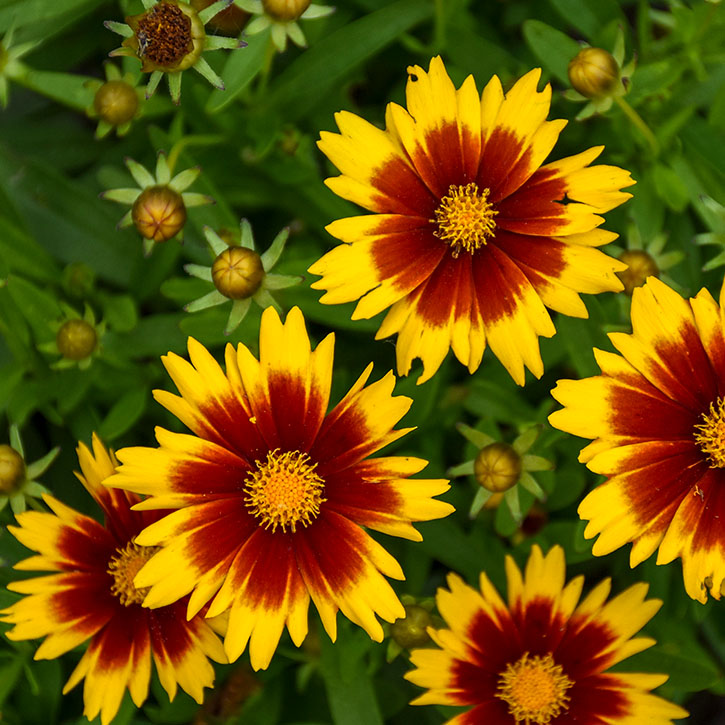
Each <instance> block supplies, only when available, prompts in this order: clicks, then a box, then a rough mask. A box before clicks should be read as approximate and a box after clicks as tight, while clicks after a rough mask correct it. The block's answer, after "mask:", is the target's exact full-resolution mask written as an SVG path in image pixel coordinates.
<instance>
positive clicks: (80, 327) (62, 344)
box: [55, 319, 98, 360]
mask: <svg viewBox="0 0 725 725" xmlns="http://www.w3.org/2000/svg"><path fill="white" fill-rule="evenodd" d="M55 342H56V345H58V352H60V354H61V355H62V356H63V357H64V358H66V360H84V359H85V358H87V357H88V356H89V355H91V354H92V353H93V351H94V350H95V349H96V345H97V343H98V335H97V334H96V330H95V328H94V327H93V325H91V324H90V323H88V322H86V321H85V320H78V319H74V320H68V321H67V322H64V323H63V324H62V325H61V327H60V329H59V330H58V334H57V335H56V336H55Z"/></svg>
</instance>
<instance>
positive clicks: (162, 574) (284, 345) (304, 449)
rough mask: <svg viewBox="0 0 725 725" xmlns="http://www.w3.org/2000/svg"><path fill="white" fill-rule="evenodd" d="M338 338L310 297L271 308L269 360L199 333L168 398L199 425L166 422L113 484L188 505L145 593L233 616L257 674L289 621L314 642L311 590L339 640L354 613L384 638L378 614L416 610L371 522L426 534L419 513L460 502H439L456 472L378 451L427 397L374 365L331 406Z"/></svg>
mask: <svg viewBox="0 0 725 725" xmlns="http://www.w3.org/2000/svg"><path fill="white" fill-rule="evenodd" d="M333 347H334V337H333V335H329V336H328V337H326V338H325V339H324V340H323V341H322V342H321V343H320V344H319V345H318V346H317V348H316V349H315V350H314V351H313V350H312V349H311V346H310V341H309V338H308V336H307V331H306V329H305V324H304V319H303V317H302V313H301V312H300V310H299V309H298V308H296V307H295V308H293V309H292V310H291V311H290V312H289V314H288V316H287V320H286V322H284V323H283V322H282V321H281V320H280V318H279V316H278V315H277V313H276V312H275V310H274V309H272V308H267V309H266V310H265V311H264V313H263V314H262V322H261V328H260V333H259V360H257V359H256V358H255V357H254V356H253V355H252V353H251V352H250V351H249V350H248V349H247V348H246V347H245V346H244V345H241V344H240V345H239V346H238V347H237V348H236V349H235V348H233V347H232V346H231V345H228V346H227V349H226V355H225V359H226V373H225V372H223V371H222V369H221V367H220V366H219V365H218V364H217V362H216V361H215V360H214V358H213V357H212V356H211V355H210V354H209V352H208V351H207V350H206V349H205V348H204V347H203V346H202V345H200V344H199V343H198V342H196V341H195V340H193V339H189V356H190V359H191V362H187V361H185V360H183V359H182V358H180V357H179V356H178V355H174V354H172V353H169V355H167V356H166V357H164V358H163V361H164V364H165V366H166V369H167V370H168V372H169V374H170V375H171V377H172V379H173V380H174V382H175V383H176V386H177V387H178V389H179V391H180V393H181V395H180V396H177V395H172V394H171V393H168V392H165V391H156V392H155V396H156V399H157V400H158V401H159V402H160V403H161V404H162V405H163V406H164V407H166V408H167V409H168V410H169V411H171V412H172V413H173V414H174V415H176V416H177V417H178V418H179V419H180V420H181V421H182V422H184V423H185V424H186V425H187V426H189V428H190V429H191V430H192V431H193V433H194V434H195V435H187V434H180V433H172V432H169V431H167V430H163V429H161V428H157V439H158V442H159V444H160V447H159V448H126V449H123V450H121V451H119V453H118V456H119V458H120V460H121V462H122V463H123V465H122V466H121V467H120V468H119V469H118V474H117V475H116V476H114V477H113V478H112V479H110V480H109V481H108V482H107V483H108V484H109V485H111V486H117V487H119V488H123V489H127V490H132V491H137V492H138V493H142V494H145V495H147V496H148V498H147V499H145V500H144V501H143V503H141V504H139V508H140V509H158V508H167V509H168V508H170V509H176V510H175V511H173V512H172V513H170V514H169V515H168V516H165V517H164V518H162V519H161V520H160V521H158V522H157V523H155V524H152V525H151V526H150V527H149V528H148V529H146V530H145V531H144V532H143V533H142V534H141V535H140V536H138V537H137V538H136V540H135V542H136V543H137V544H139V545H141V546H159V547H161V548H160V551H159V552H158V553H157V554H156V555H155V556H154V557H153V558H152V559H151V560H150V561H149V562H148V563H147V564H146V565H145V566H144V567H143V568H142V569H141V571H140V572H139V573H138V575H137V576H136V578H135V580H134V581H135V583H136V585H137V586H139V587H150V589H149V593H148V596H147V597H146V600H145V604H146V605H147V606H150V607H159V606H165V605H168V604H170V603H171V602H174V601H176V600H177V599H179V598H181V597H184V596H186V595H187V594H191V598H190V600H189V604H188V609H187V613H188V615H189V616H193V615H195V614H197V612H199V611H200V610H201V609H202V608H203V607H205V606H206V605H207V602H210V604H209V609H208V612H207V616H214V615H216V614H221V613H223V612H227V611H228V612H229V629H228V631H227V635H226V639H225V642H224V647H225V651H226V653H227V655H228V657H229V659H230V661H234V660H236V659H237V658H238V657H239V656H240V655H241V654H242V652H243V651H244V649H245V648H246V646H247V644H249V656H250V659H251V663H252V667H254V668H255V669H259V668H265V667H267V666H268V665H269V662H270V660H271V658H272V655H273V654H274V651H275V649H276V648H277V644H278V642H279V639H280V637H281V635H282V631H283V629H284V628H285V627H286V628H287V629H288V630H289V633H290V637H291V639H292V641H293V642H294V644H295V645H297V646H299V645H300V644H301V643H302V641H303V640H304V638H305V636H306V634H307V626H308V625H307V622H308V608H309V603H310V599H312V601H313V602H314V604H315V606H316V607H317V610H318V612H319V613H320V617H321V619H322V624H323V626H324V627H325V630H326V631H327V633H328V634H329V635H330V637H331V638H332V639H335V637H336V632H337V623H336V618H337V611H338V610H341V611H342V613H343V614H344V615H345V616H346V617H348V618H349V619H351V620H352V621H353V622H355V623H356V624H358V625H360V626H361V627H363V629H365V631H366V632H367V633H368V634H369V635H370V636H371V637H372V638H373V639H375V640H377V641H381V640H382V639H383V629H382V626H381V624H380V622H379V621H378V619H377V616H379V617H381V618H382V619H384V620H386V621H388V622H392V621H394V620H395V619H398V618H399V617H402V616H404V610H403V607H402V605H401V603H400V601H399V600H398V597H397V596H396V594H395V592H394V591H393V589H392V588H391V587H390V585H389V583H388V582H387V580H386V578H385V577H386V576H387V577H392V578H394V579H402V578H403V572H402V570H401V568H400V565H399V564H398V562H397V561H396V560H395V559H394V558H393V557H392V556H391V555H390V554H389V553H388V552H387V551H386V550H385V549H384V548H383V547H382V546H381V545H380V544H378V543H377V542H376V541H375V540H374V539H373V538H372V537H371V536H370V534H369V533H368V530H372V531H381V532H384V533H386V534H390V535H393V536H400V537H403V538H406V539H410V540H412V541H420V540H421V538H422V537H421V535H420V534H419V533H418V531H416V529H415V528H414V527H413V522H415V521H428V520H431V519H437V518H441V517H443V516H447V515H448V514H449V513H450V512H451V511H452V510H453V507H452V506H450V505H449V504H447V503H444V502H442V501H437V500H435V499H434V498H433V497H434V496H437V495H438V494H441V493H443V492H444V491H446V490H447V489H448V482H447V481H445V480H425V479H411V478H409V477H410V476H411V475H413V474H415V473H418V472H419V471H421V470H422V469H423V468H424V467H425V466H426V461H424V460H422V459H419V458H410V457H402V456H385V457H382V458H373V457H371V456H372V455H373V454H374V453H375V452H376V451H378V450H379V449H381V448H382V447H383V446H385V445H387V444H388V443H390V442H392V441H394V440H396V439H398V438H399V437H400V436H402V435H404V434H405V433H406V432H407V430H408V429H402V430H395V429H394V426H395V425H396V424H397V423H398V421H399V420H400V419H401V418H402V416H403V415H404V414H405V412H406V411H407V410H408V408H409V406H410V403H411V400H410V399H409V398H405V397H401V396H396V397H393V396H392V395H391V393H392V390H393V385H394V377H393V375H392V373H389V374H388V375H386V376H385V377H384V378H382V379H381V380H379V381H377V382H375V383H372V384H371V385H367V386H366V382H367V379H368V377H369V376H370V373H371V371H372V365H370V366H368V367H367V368H366V370H365V372H364V373H363V374H362V375H361V377H360V378H359V379H358V381H357V382H356V383H355V384H354V385H353V387H352V388H351V389H350V391H349V392H348V394H347V395H346V396H345V397H344V398H343V399H342V401H341V402H340V403H338V404H337V405H336V406H335V407H334V408H333V409H332V410H331V411H329V412H328V410H327V408H328V402H329V397H330V385H331V382H332V358H333Z"/></svg>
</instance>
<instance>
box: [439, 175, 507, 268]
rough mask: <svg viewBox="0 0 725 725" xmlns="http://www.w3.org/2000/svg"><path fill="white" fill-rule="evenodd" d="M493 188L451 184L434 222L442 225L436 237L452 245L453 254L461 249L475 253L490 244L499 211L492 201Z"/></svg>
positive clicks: (455, 255) (457, 253)
mask: <svg viewBox="0 0 725 725" xmlns="http://www.w3.org/2000/svg"><path fill="white" fill-rule="evenodd" d="M488 194H489V190H488V189H484V190H483V191H479V189H478V186H477V185H476V184H473V183H471V184H466V185H465V186H457V185H456V184H451V185H450V186H449V187H448V194H447V195H446V196H444V197H443V198H442V199H441V202H440V204H439V206H438V208H437V209H436V210H435V219H431V221H432V222H434V223H435V224H437V225H438V228H437V229H436V230H435V231H434V232H433V234H435V236H437V237H438V238H439V239H442V240H443V241H444V242H446V244H449V245H450V246H451V247H452V249H453V256H454V257H457V256H458V255H459V254H460V253H461V250H464V251H466V252H468V253H469V254H473V253H474V252H475V251H476V250H477V249H478V248H479V247H482V246H483V245H484V244H487V243H488V238H489V237H491V236H493V233H494V231H495V230H496V223H495V222H494V217H495V216H496V214H498V212H497V211H496V210H495V209H494V208H493V205H492V204H490V203H489V201H488Z"/></svg>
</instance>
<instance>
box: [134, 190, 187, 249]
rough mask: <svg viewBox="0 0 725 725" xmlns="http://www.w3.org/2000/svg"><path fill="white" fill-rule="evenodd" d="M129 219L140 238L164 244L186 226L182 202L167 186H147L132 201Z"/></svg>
mask: <svg viewBox="0 0 725 725" xmlns="http://www.w3.org/2000/svg"><path fill="white" fill-rule="evenodd" d="M131 219H132V220H133V223H134V226H135V227H136V229H137V230H138V233H139V234H140V235H141V236H142V237H144V238H145V239H153V241H154V242H165V241H166V240H167V239H171V237H175V236H176V235H177V234H178V233H179V232H180V231H181V230H182V229H183V228H184V224H186V207H185V206H184V200H183V199H182V198H181V194H179V193H178V192H177V191H174V190H173V189H171V188H169V187H168V186H149V187H148V188H146V189H144V190H143V191H142V192H141V193H140V194H139V196H138V198H137V199H136V201H134V203H133V207H132V208H131Z"/></svg>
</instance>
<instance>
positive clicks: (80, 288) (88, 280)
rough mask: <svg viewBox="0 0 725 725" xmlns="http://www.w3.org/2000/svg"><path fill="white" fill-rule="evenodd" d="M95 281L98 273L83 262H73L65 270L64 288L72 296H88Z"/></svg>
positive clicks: (80, 297)
mask: <svg viewBox="0 0 725 725" xmlns="http://www.w3.org/2000/svg"><path fill="white" fill-rule="evenodd" d="M95 283H96V273H95V272H94V271H93V270H92V269H91V268H90V267H89V266H88V265H87V264H84V263H83V262H71V263H70V264H68V265H66V267H65V269H64V270H63V289H65V291H66V292H67V293H68V294H69V295H70V296H71V297H76V298H79V299H82V298H84V297H88V295H89V294H90V293H91V292H92V291H93V287H94V285H95Z"/></svg>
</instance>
